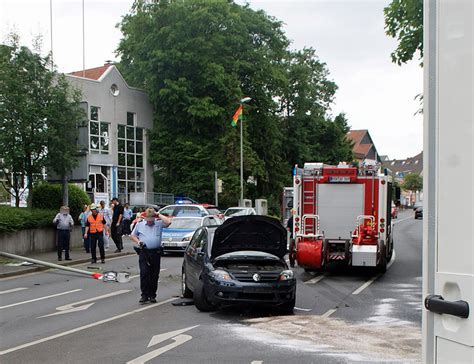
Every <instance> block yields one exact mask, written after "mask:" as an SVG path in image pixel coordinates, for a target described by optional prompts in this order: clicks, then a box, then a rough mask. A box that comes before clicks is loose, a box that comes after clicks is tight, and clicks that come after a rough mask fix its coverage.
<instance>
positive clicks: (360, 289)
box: [352, 274, 382, 294]
mask: <svg viewBox="0 0 474 364" xmlns="http://www.w3.org/2000/svg"><path fill="white" fill-rule="evenodd" d="M380 276H382V274H377V275H376V276H374V277H372V278H371V279H369V280H368V281H367V282H365V283H364V284H363V285H362V286H360V287H359V288H357V289H356V290H355V291H354V292H352V294H359V293H361V292H362V291H363V290H364V289H366V288H367V287H368V286H370V285H371V284H372V283H374V281H376V280H377V279H378V278H379V277H380Z"/></svg>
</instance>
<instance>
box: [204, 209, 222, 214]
mask: <svg viewBox="0 0 474 364" xmlns="http://www.w3.org/2000/svg"><path fill="white" fill-rule="evenodd" d="M206 210H207V212H209V214H210V215H220V214H221V213H222V212H220V211H219V210H218V209H215V208H207V209H206Z"/></svg>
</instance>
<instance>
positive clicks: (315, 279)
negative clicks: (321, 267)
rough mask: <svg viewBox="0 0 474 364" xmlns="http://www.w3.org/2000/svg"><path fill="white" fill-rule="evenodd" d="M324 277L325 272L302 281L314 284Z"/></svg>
mask: <svg viewBox="0 0 474 364" xmlns="http://www.w3.org/2000/svg"><path fill="white" fill-rule="evenodd" d="M324 277H326V275H325V274H321V275H320V276H317V277H315V278H312V279H309V280H307V281H305V282H304V284H316V283H318V282H319V281H320V280H321V279H323V278H324Z"/></svg>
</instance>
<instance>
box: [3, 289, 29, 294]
mask: <svg viewBox="0 0 474 364" xmlns="http://www.w3.org/2000/svg"><path fill="white" fill-rule="evenodd" d="M25 289H28V288H25V287H19V288H13V289H7V290H6V291H0V294H5V293H13V292H18V291H24V290H25Z"/></svg>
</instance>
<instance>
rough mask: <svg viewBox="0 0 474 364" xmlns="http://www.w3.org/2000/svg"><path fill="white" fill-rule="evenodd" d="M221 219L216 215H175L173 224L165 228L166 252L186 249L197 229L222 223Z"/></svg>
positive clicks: (164, 247)
mask: <svg viewBox="0 0 474 364" xmlns="http://www.w3.org/2000/svg"><path fill="white" fill-rule="evenodd" d="M220 224H221V221H220V220H219V219H217V218H216V217H214V216H205V217H192V216H189V217H175V218H174V219H172V220H171V225H169V226H168V227H166V228H164V229H163V235H162V240H161V243H162V246H163V250H164V251H165V252H181V253H183V252H184V251H185V250H186V247H187V246H188V244H189V241H190V240H191V238H192V236H193V234H194V232H195V231H196V229H198V228H200V227H202V226H216V225H220Z"/></svg>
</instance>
